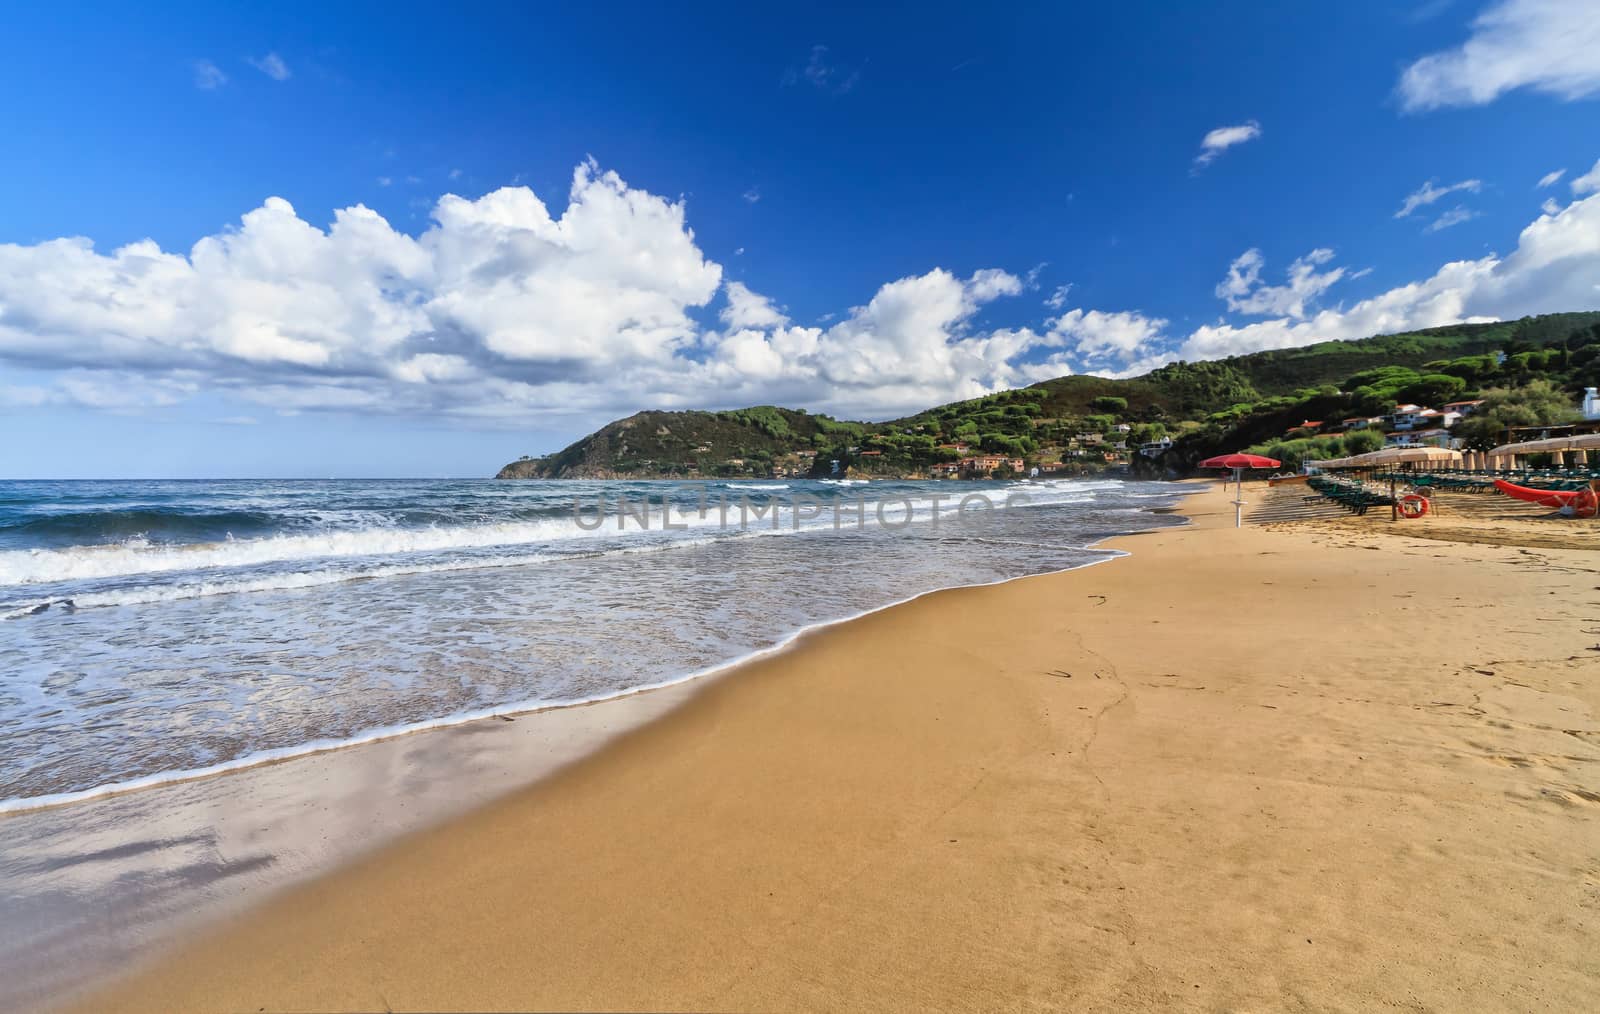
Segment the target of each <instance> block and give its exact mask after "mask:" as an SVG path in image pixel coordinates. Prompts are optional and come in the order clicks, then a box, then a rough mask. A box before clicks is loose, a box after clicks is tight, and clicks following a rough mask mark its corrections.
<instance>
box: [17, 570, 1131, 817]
mask: <svg viewBox="0 0 1600 1014" xmlns="http://www.w3.org/2000/svg"><path fill="white" fill-rule="evenodd" d="M1103 552H1104V555H1103V556H1102V557H1100V558H1099V559H1095V560H1088V561H1085V562H1083V563H1081V564H1078V565H1076V566H1074V567H1068V568H1064V569H1065V570H1077V569H1081V568H1083V567H1090V566H1093V565H1094V564H1096V563H1103V562H1105V561H1107V560H1113V559H1116V558H1118V557H1122V556H1127V555H1128V554H1127V553H1125V552H1122V551H1120V550H1105V551H1103ZM1060 572H1061V571H1056V573H1060ZM1041 573H1050V572H1048V571H1046V572H1041ZM1029 576H1038V575H1029ZM1011 580H1015V578H1000V579H998V580H994V581H977V582H969V583H965V584H962V583H956V584H952V585H946V586H941V587H939V588H930V589H928V590H926V591H920V592H917V593H915V594H912V595H907V596H905V597H903V598H899V599H896V600H894V601H891V602H885V603H884V604H883V605H880V606H874V607H873V608H870V609H863V610H859V611H857V612H854V613H851V614H849V615H845V616H839V617H836V618H833V619H828V620H821V621H818V622H815V623H808V624H805V625H803V626H801V627H798V628H796V629H794V630H791V631H790V632H788V633H787V634H786V635H784V636H783V637H781V638H780V639H779V640H777V641H776V642H775V643H773V644H771V645H769V646H767V647H764V648H758V649H756V650H755V651H750V652H746V653H745V654H743V655H740V656H737V657H735V658H730V659H727V660H725V661H722V662H718V663H717V664H715V665H712V666H708V667H706V668H704V669H700V670H697V671H695V672H689V673H683V674H681V675H677V676H672V677H669V678H667V679H663V680H658V681H656V682H652V683H645V684H640V685H635V686H630V687H626V688H621V689H618V690H616V691H612V692H609V693H602V694H593V695H590V696H586V697H578V698H570V699H564V700H528V701H519V702H515V703H510V704H504V705H499V706H496V707H492V708H478V709H474V710H471V711H462V712H457V713H455V714H452V715H445V716H441V717H438V718H430V719H423V720H420V721H415V722H406V723H401V724H394V725H386V726H381V727H378V728H373V729H368V730H366V731H363V732H360V733H357V734H355V735H353V736H347V737H342V738H338V739H333V738H324V739H316V740H311V741H309V742H305V743H298V744H296V745H294V746H287V747H278V748H275V749H269V750H257V751H254V752H252V753H248V754H244V755H242V756H239V757H234V758H231V759H229V760H226V761H222V762H220V763H216V764H208V765H205V766H203V767H194V768H185V769H175V770H169V771H160V772H155V773H152V774H148V775H141V776H139V777H137V778H129V779H125V780H122V781H115V782H109V783H107V784H104V785H97V786H93V787H91V788H87V789H79V790H76V791H71V792H57V793H49V794H44V795H37V796H16V797H12V798H10V799H0V815H3V814H7V813H17V812H21V811H26V810H37V809H43V808H45V807H53V806H65V805H68V804H71V803H80V802H86V801H88V800H92V799H99V798H101V797H104V796H111V795H117V794H120V793H124V792H133V791H136V790H139V789H148V788H155V787H157V786H160V785H168V784H172V783H174V782H186V781H192V780H194V779H197V778H209V777H212V776H215V775H221V774H227V773H229V772H232V771H239V770H243V769H246V768H252V767H256V766H259V765H261V764H270V763H274V762H279V761H285V760H291V759H293V758H296V757H302V756H308V755H311V754H318V753H326V752H328V751H330V750H341V749H345V748H347V747H353V746H361V745H363V744H366V743H373V742H377V741H379V740H384V739H392V738H394V737H396V736H404V735H409V734H411V733H414V732H425V731H428V730H431V729H444V728H449V727H452V726H457V725H464V724H466V723H468V722H478V721H483V720H484V719H489V718H494V717H497V716H502V715H516V714H525V713H527V712H530V711H543V710H548V709H552V708H563V707H575V706H579V705H585V704H596V703H599V702H602V701H610V700H617V699H619V698H623V697H630V696H632V695H634V694H638V693H643V692H646V691H650V690H660V689H663V688H665V687H670V686H675V685H677V684H680V683H685V682H688V681H689V680H693V679H699V678H701V677H704V676H711V675H715V674H717V673H721V672H725V671H727V670H729V669H734V668H737V667H739V666H742V665H746V664H748V663H750V662H753V661H755V660H757V659H760V658H765V657H768V656H771V655H775V654H778V653H779V652H782V651H785V650H787V649H788V648H789V647H790V646H791V645H793V644H794V643H795V642H796V641H798V640H799V639H800V638H801V637H804V636H805V635H806V634H809V633H812V632H814V631H817V630H822V629H826V628H828V627H833V626H838V625H839V624H842V623H848V622H850V621H852V620H857V619H860V618H861V617H863V616H870V615H872V614H873V613H879V612H882V611H884V610H885V609H892V608H894V607H896V606H900V605H904V604H906V603H908V602H914V601H916V600H917V599H920V598H923V597H925V596H927V595H931V594H933V593H935V592H938V591H947V590H949V589H951V588H981V587H988V586H991V585H997V584H1005V583H1006V582H1008V581H1011Z"/></svg>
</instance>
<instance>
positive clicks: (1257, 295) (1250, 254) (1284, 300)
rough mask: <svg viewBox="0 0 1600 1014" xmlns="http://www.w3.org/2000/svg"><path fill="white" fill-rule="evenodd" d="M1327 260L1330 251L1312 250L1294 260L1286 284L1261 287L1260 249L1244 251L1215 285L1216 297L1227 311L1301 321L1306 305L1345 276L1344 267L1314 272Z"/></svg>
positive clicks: (1328, 259) (1330, 256)
mask: <svg viewBox="0 0 1600 1014" xmlns="http://www.w3.org/2000/svg"><path fill="white" fill-rule="evenodd" d="M1331 260H1333V251H1332V250H1328V249H1325V248H1319V249H1316V250H1312V251H1311V252H1310V253H1308V254H1306V255H1305V256H1303V257H1297V258H1295V260H1294V261H1293V262H1292V263H1291V264H1290V265H1289V272H1288V278H1289V280H1288V282H1287V284H1284V285H1263V284H1261V268H1262V266H1263V265H1264V264H1265V259H1264V258H1263V257H1262V256H1261V251H1260V250H1257V249H1250V250H1246V251H1245V252H1244V253H1242V254H1240V255H1239V256H1238V257H1235V258H1234V259H1233V263H1232V264H1230V265H1228V276H1227V277H1226V278H1224V279H1223V280H1222V281H1221V282H1220V283H1219V284H1218V285H1217V289H1216V293H1217V298H1218V299H1221V300H1223V301H1224V302H1226V303H1227V304H1228V309H1229V310H1232V311H1233V312H1235V313H1244V314H1249V315H1252V316H1261V315H1264V314H1278V315H1281V316H1288V317H1293V318H1301V317H1304V316H1305V315H1306V304H1307V303H1308V302H1310V301H1311V300H1314V299H1315V298H1316V297H1317V296H1319V295H1321V294H1322V293H1323V292H1326V291H1327V290H1328V289H1329V288H1330V287H1331V286H1332V285H1333V284H1334V283H1335V282H1337V281H1339V279H1341V278H1343V277H1344V276H1345V269H1344V268H1334V269H1332V270H1331V271H1322V272H1319V271H1317V268H1318V267H1320V266H1321V265H1324V264H1327V263H1328V262H1329V261H1331Z"/></svg>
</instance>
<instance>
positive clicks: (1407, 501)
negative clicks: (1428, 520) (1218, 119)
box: [1399, 493, 1428, 518]
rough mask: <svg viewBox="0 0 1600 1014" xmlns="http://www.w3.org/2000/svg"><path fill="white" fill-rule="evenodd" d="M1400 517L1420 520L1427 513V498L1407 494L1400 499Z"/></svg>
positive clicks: (1417, 494)
mask: <svg viewBox="0 0 1600 1014" xmlns="http://www.w3.org/2000/svg"><path fill="white" fill-rule="evenodd" d="M1399 507H1400V516H1401V517H1403V518H1420V517H1422V515H1424V514H1426V513H1428V498H1427V497H1425V496H1422V495H1421V494H1419V493H1407V494H1406V495H1405V496H1403V497H1401V498H1400V503H1399Z"/></svg>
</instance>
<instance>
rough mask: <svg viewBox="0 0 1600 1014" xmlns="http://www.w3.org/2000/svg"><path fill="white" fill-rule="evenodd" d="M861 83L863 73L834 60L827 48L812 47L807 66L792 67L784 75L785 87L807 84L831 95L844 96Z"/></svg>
mask: <svg viewBox="0 0 1600 1014" xmlns="http://www.w3.org/2000/svg"><path fill="white" fill-rule="evenodd" d="M860 81H861V71H860V70H859V69H856V68H852V67H847V66H845V65H843V64H841V63H839V62H838V61H836V60H834V59H833V57H832V56H830V55H829V50H828V47H827V46H812V47H811V55H810V56H809V57H808V58H807V60H806V62H805V65H804V66H803V67H799V68H794V67H791V68H789V69H788V70H787V71H785V72H784V75H783V83H784V84H785V85H797V84H801V83H805V84H809V85H810V86H811V87H813V88H815V89H817V90H818V91H820V92H827V93H828V94H830V95H843V94H845V93H846V92H849V91H850V90H851V89H853V88H855V86H856V85H857V84H858V83H859V82H860Z"/></svg>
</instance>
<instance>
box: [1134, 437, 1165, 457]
mask: <svg viewBox="0 0 1600 1014" xmlns="http://www.w3.org/2000/svg"><path fill="white" fill-rule="evenodd" d="M1171 446H1172V438H1171V437H1162V438H1161V439H1160V440H1155V441H1152V442H1150V443H1148V444H1140V445H1139V453H1140V454H1142V455H1144V456H1145V457H1147V458H1159V457H1161V455H1162V454H1164V453H1166V450H1167V448H1169V447H1171Z"/></svg>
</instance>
